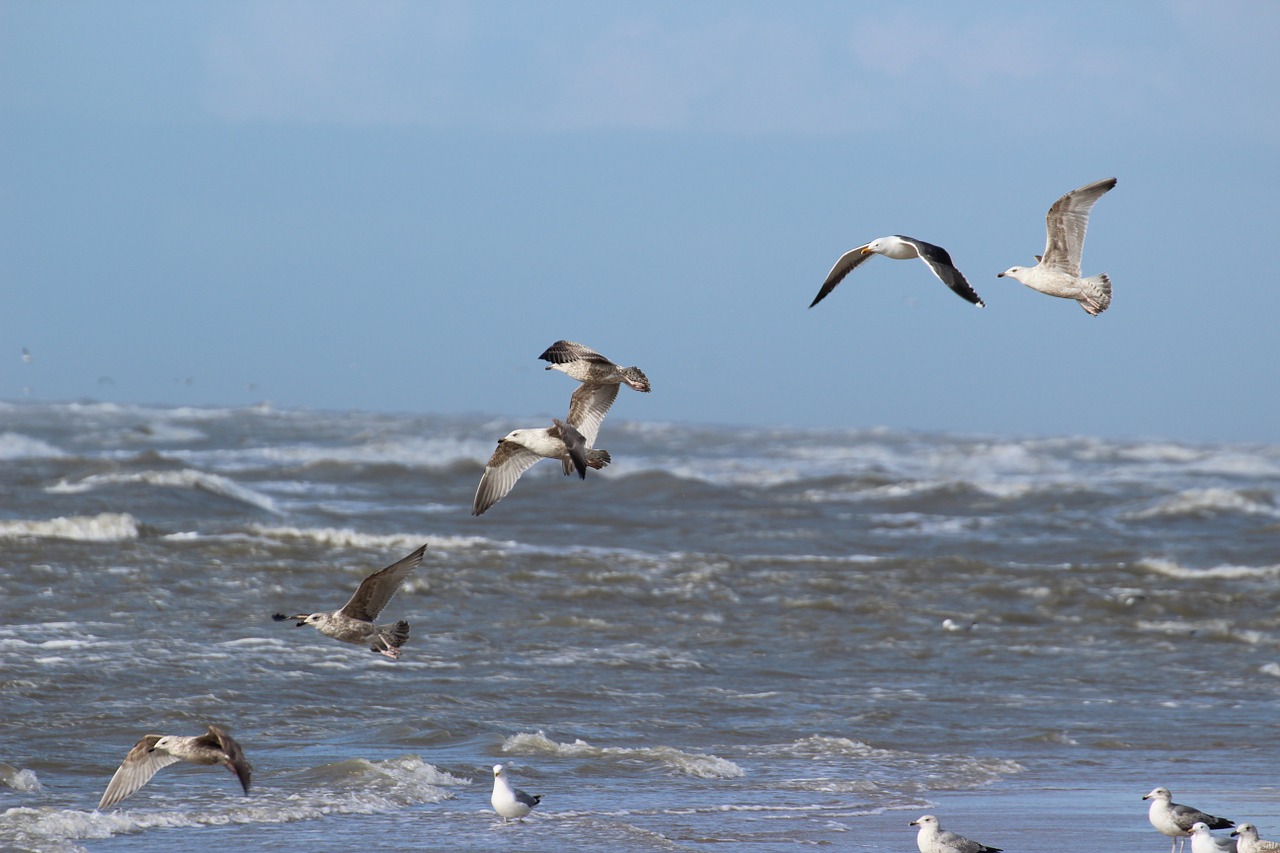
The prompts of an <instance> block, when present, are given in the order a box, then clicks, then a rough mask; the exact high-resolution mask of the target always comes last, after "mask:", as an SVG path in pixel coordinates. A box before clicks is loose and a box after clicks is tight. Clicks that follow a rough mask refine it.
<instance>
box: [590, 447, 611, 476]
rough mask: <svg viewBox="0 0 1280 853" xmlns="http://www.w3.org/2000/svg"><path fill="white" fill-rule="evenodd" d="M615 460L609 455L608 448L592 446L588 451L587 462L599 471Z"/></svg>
mask: <svg viewBox="0 0 1280 853" xmlns="http://www.w3.org/2000/svg"><path fill="white" fill-rule="evenodd" d="M612 461H613V457H611V456H610V455H609V451H607V450H596V449H595V448H592V449H591V450H588V451H587V464H588V465H590V466H591V467H592V468H595V469H596V470H597V471H599V470H600V469H601V468H603V467H604V466H606V465H608V464H609V463H610V462H612Z"/></svg>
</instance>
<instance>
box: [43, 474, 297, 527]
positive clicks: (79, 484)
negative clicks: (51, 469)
mask: <svg viewBox="0 0 1280 853" xmlns="http://www.w3.org/2000/svg"><path fill="white" fill-rule="evenodd" d="M138 483H141V484H143V485H147V486H157V487H161V488H174V489H196V490H199V491H204V492H209V493H210V494H214V495H219V496H221V497H225V498H231V499H232V500H236V501H240V502H241V503H246V504H249V505H250V506H256V507H258V508H259V509H264V510H266V511H267V512H270V513H274V514H276V515H281V514H282V513H281V511H280V508H279V507H278V506H276V502H275V501H274V500H272V499H271V498H270V497H269V496H267V495H264V494H262V493H261V492H257V491H254V490H253V489H249V488H246V487H245V486H242V485H240V484H239V483H237V482H235V481H234V480H231V479H229V478H227V477H224V476H222V475H221V474H209V473H207V472H204V471H196V470H194V469H191V468H184V469H182V470H180V471H136V472H131V473H112V474H90V475H89V476H88V477H85V478H84V479H82V480H77V481H76V482H74V483H72V482H68V481H66V480H61V481H59V482H58V483H55V484H54V485H52V486H47V487H46V488H45V491H46V492H49V493H50V494H71V495H74V494H80V493H82V492H88V491H92V490H94V489H99V488H102V487H104V486H118V485H133V484H138Z"/></svg>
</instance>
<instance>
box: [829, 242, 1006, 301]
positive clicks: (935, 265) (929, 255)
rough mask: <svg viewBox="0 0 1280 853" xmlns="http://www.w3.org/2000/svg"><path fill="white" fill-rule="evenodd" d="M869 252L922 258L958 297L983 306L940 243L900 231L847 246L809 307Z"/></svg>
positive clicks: (900, 257)
mask: <svg viewBox="0 0 1280 853" xmlns="http://www.w3.org/2000/svg"><path fill="white" fill-rule="evenodd" d="M872 255H884V256H885V257H886V258H893V259H894V260H896V261H905V260H907V259H909V258H919V259H920V260H922V261H924V263H925V266H927V267H928V268H929V271H930V272H932V273H933V274H934V275H935V276H937V277H938V280H939V281H941V282H942V283H943V284H945V285H946V286H947V287H949V288H951V289H952V290H953V291H955V292H956V295H958V296H959V297H960V298H961V299H965V300H967V301H969V302H972V303H973V304H974V305H977V306H978V307H979V308H983V307H986V304H987V303H985V302H983V301H982V298H981V297H980V296H978V294H977V292H976V291H975V290H974V289H973V288H972V287H970V286H969V282H968V281H966V280H965V277H964V275H963V274H962V273H961V272H960V270H958V269H956V265H955V264H954V263H952V261H951V255H950V254H949V253H948V252H947V250H946V249H944V248H942V247H941V246H935V245H933V244H932V243H926V242H925V241H923V240H917V239H915V238H914V237H904V236H902V235H901V234H893V235H890V236H888V237H880V238H878V239H876V240H872V241H871V242H870V243H867V244H865V245H862V246H858V247H857V248H856V249H850V250H849V251H847V252H845V253H844V254H843V255H841V256H840V259H839V260H838V261H836V264H835V266H833V267H832V268H831V272H829V273H827V280H826V281H824V282H823V283H822V289H821V290H819V291H818V295H817V296H815V297H813V301H812V302H810V303H809V307H810V308H812V307H813V306H815V305H817V304H818V303H819V302H821V301H822V300H823V299H825V298H826V296H827V294H828V293H830V292H831V291H833V290H835V289H836V285H837V284H839V283H840V282H841V281H843V280H844V277H845V276H847V275H848V274H849V273H851V272H853V271H854V270H855V269H857V268H858V267H859V266H860V265H861V264H862V262H863V261H865V260H867V259H868V258H870V257H871V256H872Z"/></svg>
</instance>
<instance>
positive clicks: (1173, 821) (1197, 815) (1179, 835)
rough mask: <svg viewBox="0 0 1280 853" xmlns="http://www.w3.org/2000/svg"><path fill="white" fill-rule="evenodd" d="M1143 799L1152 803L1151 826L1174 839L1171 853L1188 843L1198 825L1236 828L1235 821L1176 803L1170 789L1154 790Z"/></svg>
mask: <svg viewBox="0 0 1280 853" xmlns="http://www.w3.org/2000/svg"><path fill="white" fill-rule="evenodd" d="M1142 799H1144V800H1150V801H1151V807H1150V808H1149V809H1147V820H1149V821H1151V825H1152V826H1154V827H1155V828H1156V829H1157V830H1158V831H1159V832H1161V833H1163V834H1164V835H1167V836H1169V837H1170V838H1172V839H1174V841H1173V843H1172V844H1171V845H1170V846H1169V851H1170V853H1172V852H1173V850H1174V848H1176V847H1179V846H1181V845H1183V844H1185V843H1186V839H1187V836H1188V835H1190V834H1191V827H1192V826H1193V825H1195V824H1196V823H1204V824H1206V825H1207V826H1208V827H1209V828H1210V829H1227V828H1228V827H1232V826H1235V821H1231V820H1227V819H1226V818H1225V817H1214V816H1213V815H1211V814H1207V813H1205V812H1202V811H1200V810H1199V809H1195V808H1192V807H1191V806H1184V805H1181V804H1179V803H1175V802H1174V801H1173V794H1171V793H1169V789H1168V788H1153V789H1152V791H1151V793H1150V794H1147V795H1146V796H1145V797H1143V798H1142Z"/></svg>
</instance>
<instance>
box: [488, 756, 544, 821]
mask: <svg viewBox="0 0 1280 853" xmlns="http://www.w3.org/2000/svg"><path fill="white" fill-rule="evenodd" d="M489 802H490V803H492V804H493V810H494V811H495V812H497V813H498V814H500V815H502V822H503V823H506V822H507V821H508V820H509V819H511V818H515V819H516V820H522V819H523V818H524V816H525V815H527V814H528V813H529V812H531V811H533V807H534V806H536V805H537V804H538V803H540V802H542V795H541V794H526V793H525V792H524V791H521V790H520V789H519V788H513V787H511V782H510V781H509V780H508V779H507V771H506V770H505V769H504V768H503V766H502V765H501V764H495V765H493V793H492V794H491V795H490V796H489Z"/></svg>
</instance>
